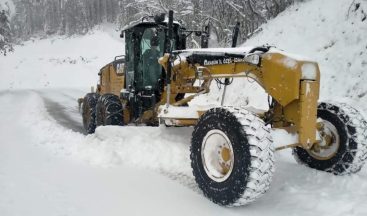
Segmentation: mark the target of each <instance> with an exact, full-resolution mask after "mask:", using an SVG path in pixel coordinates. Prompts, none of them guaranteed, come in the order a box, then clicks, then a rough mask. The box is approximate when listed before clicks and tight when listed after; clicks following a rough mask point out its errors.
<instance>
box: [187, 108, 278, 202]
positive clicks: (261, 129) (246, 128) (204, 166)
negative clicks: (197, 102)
mask: <svg viewBox="0 0 367 216" xmlns="http://www.w3.org/2000/svg"><path fill="white" fill-rule="evenodd" d="M211 137H213V138H211ZM218 140H219V141H218ZM222 143H223V145H222ZM217 147H218V148H217ZM190 150H191V155H190V158H191V167H192V170H193V175H194V177H195V180H196V183H197V184H198V186H199V188H200V189H201V190H202V191H203V193H204V195H205V196H206V197H208V198H209V199H210V200H211V201H213V202H214V203H216V204H219V205H223V206H229V207H230V206H240V205H245V204H248V203H250V202H253V201H255V200H256V199H258V198H259V197H260V196H262V195H263V194H264V193H265V192H266V191H267V190H268V189H269V187H270V182H271V179H272V176H273V172H274V148H273V146H272V138H271V136H270V131H269V129H268V128H267V127H266V126H265V124H264V122H263V121H262V120H261V119H260V118H258V117H257V116H255V115H254V114H252V113H251V112H249V111H247V110H240V109H236V108H214V109H211V110H209V111H207V112H206V113H205V114H204V115H203V116H201V118H200V119H199V122H198V124H197V125H196V126H195V129H194V132H193V134H192V139H191V148H190ZM223 153H225V154H223ZM217 162H218V163H217Z"/></svg>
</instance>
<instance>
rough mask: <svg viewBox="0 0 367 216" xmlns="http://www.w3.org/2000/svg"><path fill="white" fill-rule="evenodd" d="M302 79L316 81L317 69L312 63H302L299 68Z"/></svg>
mask: <svg viewBox="0 0 367 216" xmlns="http://www.w3.org/2000/svg"><path fill="white" fill-rule="evenodd" d="M301 71H302V77H301V78H302V79H306V80H316V78H317V68H316V65H315V64H313V63H304V64H303V65H302V67H301Z"/></svg>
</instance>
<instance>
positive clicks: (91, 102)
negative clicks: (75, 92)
mask: <svg viewBox="0 0 367 216" xmlns="http://www.w3.org/2000/svg"><path fill="white" fill-rule="evenodd" d="M98 98H99V94H97V93H88V94H86V95H85V97H84V100H83V105H82V117H83V126H84V129H85V131H86V132H87V133H88V134H92V133H94V131H95V130H96V105H97V100H98Z"/></svg>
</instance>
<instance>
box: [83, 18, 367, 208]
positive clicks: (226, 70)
mask: <svg viewBox="0 0 367 216" xmlns="http://www.w3.org/2000/svg"><path fill="white" fill-rule="evenodd" d="M235 32H236V31H235ZM237 32H238V31H237ZM192 33H195V34H197V36H201V39H202V47H203V48H202V49H191V50H190V49H186V37H187V36H188V35H190V34H192ZM208 35H209V29H208V27H206V28H204V30H202V31H190V30H186V29H185V28H184V27H183V26H182V25H181V24H180V23H178V22H174V20H173V13H172V12H171V11H170V13H169V17H168V22H167V21H166V20H165V19H164V16H163V15H162V16H157V17H156V18H155V19H154V21H149V19H143V20H142V21H139V22H138V23H134V24H132V25H130V26H128V27H126V28H124V29H123V31H122V36H124V37H125V43H126V45H125V49H126V50H125V57H124V58H123V60H120V61H118V60H117V59H116V60H115V61H114V62H115V63H114V62H112V63H111V64H109V65H107V66H105V67H104V68H103V69H102V70H101V72H100V83H99V85H98V86H97V91H96V92H91V93H88V94H87V95H86V96H85V97H84V99H82V100H81V102H82V104H83V123H84V127H85V129H86V130H87V132H88V133H93V132H94V130H95V129H96V127H98V126H104V125H120V126H123V125H128V124H136V125H142V124H145V125H150V126H157V125H159V124H163V125H169V126H180V127H182V126H193V127H194V130H193V134H192V139H191V148H190V150H191V154H190V158H191V166H192V169H193V175H194V177H195V180H196V182H197V184H198V186H199V188H200V189H201V190H202V191H203V193H204V195H205V196H206V197H208V198H209V199H210V200H212V201H213V202H215V203H217V204H220V205H224V206H239V205H244V204H247V203H250V202H252V201H254V200H256V199H257V198H259V197H260V196H261V195H262V194H264V193H265V192H266V191H267V190H268V189H269V186H270V182H271V179H272V175H273V172H274V151H275V150H282V149H285V148H292V149H293V154H294V156H295V158H296V160H297V161H298V162H300V163H301V164H304V165H307V166H309V167H311V168H315V169H318V170H322V171H326V172H330V173H333V174H335V175H345V174H351V173H355V172H358V171H359V170H360V169H361V167H362V165H363V163H364V161H365V159H366V157H367V142H366V139H367V129H366V128H367V123H366V121H365V120H364V117H363V116H362V115H361V114H360V113H359V112H358V111H357V110H356V109H355V108H353V107H351V106H349V105H347V104H344V103H330V102H319V101H318V99H319V89H320V71H319V67H318V64H317V63H316V62H314V61H311V60H307V59H304V58H300V57H298V56H294V55H291V54H287V53H285V52H283V51H280V50H277V49H275V48H272V47H266V46H261V47H239V48H215V49H209V48H206V47H207V41H208ZM234 38H235V37H234ZM118 62H120V64H117V63H118ZM117 65H119V66H117ZM118 68H119V69H118ZM232 78H238V79H241V78H246V79H251V80H253V81H255V82H257V83H258V84H259V85H260V86H261V87H263V88H264V90H265V91H266V92H267V93H268V95H269V98H270V99H269V108H268V110H266V111H256V110H253V109H249V108H247V107H233V106H215V107H213V106H210V105H208V106H200V107H199V106H195V105H193V104H190V101H191V100H192V99H193V98H195V97H197V96H199V95H202V94H206V93H208V92H209V91H210V88H211V86H212V85H211V84H212V83H213V82H218V83H219V84H222V85H228V84H230V83H229V82H227V81H225V80H226V79H232ZM221 80H224V81H221ZM238 91H241V89H238ZM249 94H251V93H250V92H249ZM272 128H281V129H286V130H288V131H289V132H291V133H294V134H295V135H296V136H297V137H298V141H297V142H296V143H293V144H290V145H285V146H281V147H278V148H276V149H275V148H274V145H273V141H272V138H271V129H272Z"/></svg>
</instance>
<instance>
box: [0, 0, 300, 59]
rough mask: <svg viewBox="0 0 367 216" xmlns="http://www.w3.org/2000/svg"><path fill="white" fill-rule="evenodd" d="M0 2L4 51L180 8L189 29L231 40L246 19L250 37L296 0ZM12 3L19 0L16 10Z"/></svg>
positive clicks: (225, 42) (178, 12)
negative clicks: (207, 27) (40, 39)
mask: <svg viewBox="0 0 367 216" xmlns="http://www.w3.org/2000/svg"><path fill="white" fill-rule="evenodd" d="M3 1H5V4H4V3H3V4H0V11H1V13H0V50H1V52H2V53H3V54H6V52H8V51H11V50H12V44H14V43H19V42H21V41H24V40H28V39H30V38H32V37H48V36H50V35H55V34H58V35H66V36H71V35H75V34H85V33H87V32H88V31H90V30H91V29H93V28H94V27H95V26H98V25H103V24H105V23H112V24H114V25H115V26H116V29H117V30H118V29H121V28H122V27H123V26H125V25H127V24H129V23H130V22H131V21H135V20H138V19H141V18H142V17H145V16H152V15H155V14H159V13H167V12H168V10H173V11H174V12H175V18H176V19H178V20H180V21H181V22H182V23H183V24H184V25H185V26H186V27H187V28H189V29H201V28H202V27H203V26H204V25H206V24H210V26H211V37H212V38H215V39H216V41H217V42H218V45H219V46H225V45H228V43H229V42H230V39H231V34H232V29H233V25H234V24H235V23H236V22H240V24H241V28H240V29H241V32H240V37H239V41H240V42H244V41H245V40H246V39H247V38H249V37H250V36H251V35H252V34H253V33H255V32H257V31H260V30H261V29H259V26H260V25H261V24H263V23H265V22H266V21H267V20H269V19H271V18H273V17H275V16H276V15H278V14H279V13H280V12H282V11H283V10H285V9H286V8H287V7H288V6H289V5H291V4H292V3H293V2H294V1H295V0H214V1H212V0H12V1H11V0H3ZM9 3H11V4H13V5H14V8H15V9H14V11H11V9H10V8H11V7H10V6H9Z"/></svg>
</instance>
